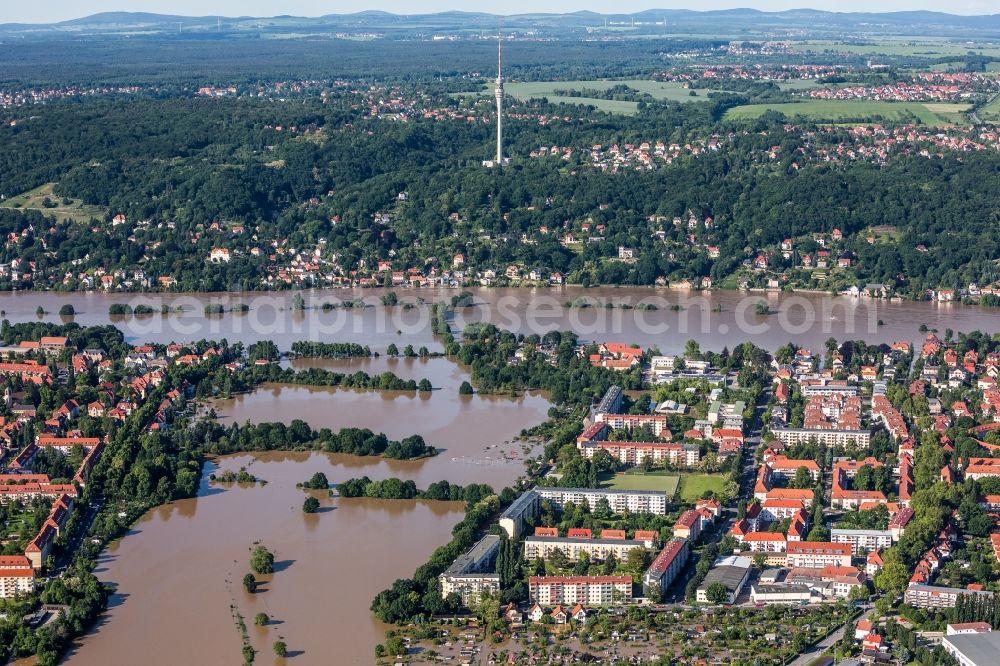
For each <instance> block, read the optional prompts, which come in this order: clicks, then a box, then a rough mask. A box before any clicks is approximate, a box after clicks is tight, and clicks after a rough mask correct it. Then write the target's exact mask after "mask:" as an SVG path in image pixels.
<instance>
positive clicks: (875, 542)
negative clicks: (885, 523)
mask: <svg viewBox="0 0 1000 666" xmlns="http://www.w3.org/2000/svg"><path fill="white" fill-rule="evenodd" d="M830 541H832V542H833V543H849V544H851V548H853V549H854V553H855V554H857V555H862V554H864V553H868V552H870V551H873V550H883V549H885V548H888V547H889V546H891V545H892V532H889V531H888V530H851V529H840V528H836V527H835V528H833V529H832V530H830Z"/></svg>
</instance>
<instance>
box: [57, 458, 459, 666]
mask: <svg viewBox="0 0 1000 666" xmlns="http://www.w3.org/2000/svg"><path fill="white" fill-rule="evenodd" d="M241 466H246V467H247V468H248V469H250V470H251V471H252V472H253V473H254V474H255V475H256V476H257V477H258V478H261V479H266V480H267V481H268V483H267V485H263V486H262V485H259V484H258V485H256V486H250V487H240V486H236V485H226V486H217V485H209V484H207V483H203V486H202V489H201V493H200V496H199V497H198V498H197V499H191V500H183V501H180V502H175V503H173V504H170V505H167V506H162V507H159V508H157V509H155V510H153V511H151V512H149V513H148V514H147V515H146V516H144V517H143V518H142V520H140V521H139V522H138V523H137V524H136V525H135V527H134V530H133V532H132V534H130V535H128V536H126V537H125V538H123V539H121V540H120V541H118V542H117V543H116V544H114V545H113V546H112V547H111V548H109V549H108V550H107V551H106V552H105V553H104V555H103V556H102V558H101V561H100V563H99V565H98V569H97V573H98V576H100V577H101V578H102V579H103V580H108V581H112V582H114V583H115V584H116V585H117V593H116V594H115V595H114V596H113V597H112V600H111V606H112V607H111V609H110V610H109V611H108V613H107V614H106V615H105V616H104V617H103V618H102V619H101V620H100V623H99V626H98V627H97V629H96V630H95V631H93V632H92V633H91V634H89V635H88V636H86V637H85V638H84V639H83V640H82V641H81V642H80V644H79V645H78V646H77V647H76V648H75V649H74V651H73V652H72V653H71V655H70V657H69V659H68V660H67V663H69V664H73V665H74V666H109V665H111V664H128V663H132V664H138V663H141V664H144V665H145V666H168V665H169V666H173V665H175V664H236V663H240V661H241V656H240V649H241V637H240V633H239V630H238V628H237V625H236V621H235V620H234V617H233V614H232V611H231V609H230V607H231V605H234V606H235V608H236V609H237V610H238V611H239V613H240V614H241V615H242V616H243V617H244V619H245V622H246V624H247V628H248V632H249V639H250V642H251V643H252V645H253V646H254V648H255V649H256V650H257V659H256V661H255V663H258V664H283V663H289V664H371V663H373V662H374V647H375V645H376V644H377V643H379V642H381V641H382V640H383V639H384V632H385V627H384V626H382V625H381V624H380V623H378V622H377V621H375V620H374V619H373V617H372V615H371V613H370V612H369V611H368V605H369V604H370V603H371V600H372V598H373V597H374V596H375V595H376V594H378V592H379V591H380V590H382V589H384V588H385V587H387V586H389V585H391V584H392V581H393V580H395V579H396V578H400V577H404V576H408V575H410V574H411V573H412V572H413V570H414V569H416V567H417V566H419V565H420V564H422V563H423V562H424V561H426V559H427V558H428V557H429V556H430V554H431V552H433V551H434V549H435V548H437V547H438V546H439V545H441V544H443V543H446V542H447V541H448V540H449V539H450V538H451V529H452V527H453V526H454V524H455V523H457V522H458V521H459V520H461V518H462V513H463V505H462V504H461V503H459V502H422V501H419V502H418V501H400V500H372V499H343V498H334V499H327V498H324V499H321V504H322V509H321V511H320V513H317V514H313V515H306V514H303V513H302V502H303V499H304V498H305V496H306V494H305V492H304V491H302V490H300V489H298V488H296V487H295V484H296V483H299V482H301V481H305V480H306V479H308V478H309V477H310V476H311V475H312V474H313V473H314V472H319V471H322V472H325V473H326V475H327V476H328V477H329V478H330V479H331V481H334V480H337V479H344V478H347V477H351V476H360V475H363V474H364V475H368V476H370V477H371V478H376V479H377V478H385V477H387V476H390V473H389V472H391V470H390V469H389V468H388V467H387V466H386V465H384V464H382V463H380V462H378V461H376V460H375V459H370V460H368V461H367V464H361V463H359V462H358V459H357V458H349V457H341V456H333V455H325V454H321V453H313V454H308V453H295V454H263V455H260V456H254V457H252V456H247V455H239V456H228V457H225V458H222V459H221V461H220V468H221V469H233V470H237V469H239V468H240V467H241ZM208 467H209V471H210V470H212V469H214V466H212V465H210V466H208ZM317 496H319V497H322V495H321V494H318V495H317ZM257 540H260V541H261V542H262V543H264V544H265V545H267V546H268V548H270V549H271V550H272V551H273V552H274V553H275V561H276V572H275V573H274V574H273V575H272V576H268V577H265V582H264V583H263V584H262V585H261V588H260V589H261V590H263V591H258V592H257V593H255V594H249V593H247V592H246V591H245V590H244V589H243V585H242V579H243V576H244V574H246V573H248V572H249V571H250V568H249V564H248V563H249V550H250V548H251V546H252V544H253V542H255V541H257ZM259 612H264V613H267V614H268V616H270V618H271V622H270V623H269V624H268V625H267V626H265V627H256V626H254V616H255V615H256V614H257V613H259ZM279 639H280V640H284V641H285V642H286V643H287V645H288V649H289V652H290V655H291V656H290V657H289V658H286V659H284V660H281V659H278V658H277V657H275V656H274V653H273V652H272V650H271V645H272V643H274V641H276V640H279Z"/></svg>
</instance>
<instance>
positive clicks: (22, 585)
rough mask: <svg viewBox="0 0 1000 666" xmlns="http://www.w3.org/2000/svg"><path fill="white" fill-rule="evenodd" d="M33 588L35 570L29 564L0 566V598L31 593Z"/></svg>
mask: <svg viewBox="0 0 1000 666" xmlns="http://www.w3.org/2000/svg"><path fill="white" fill-rule="evenodd" d="M34 589H35V570H34V569H32V568H31V567H30V566H27V565H26V566H23V567H20V568H17V569H13V568H0V599H11V598H13V597H16V596H18V595H26V594H31V592H32V591H34Z"/></svg>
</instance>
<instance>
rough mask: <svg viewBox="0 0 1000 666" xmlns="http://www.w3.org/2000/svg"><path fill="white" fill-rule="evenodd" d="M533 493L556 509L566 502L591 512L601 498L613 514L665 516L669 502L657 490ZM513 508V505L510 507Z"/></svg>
mask: <svg viewBox="0 0 1000 666" xmlns="http://www.w3.org/2000/svg"><path fill="white" fill-rule="evenodd" d="M535 492H537V493H538V495H539V496H540V497H541V498H542V499H547V500H549V501H550V502H552V503H553V504H554V505H555V506H556V508H562V506H563V504H565V503H566V502H573V504H576V505H577V506H582V505H583V504H585V503H586V504H587V506H589V507H590V508H591V510H593V509H594V508H595V507H596V506H597V503H598V502H599V501H600V500H601V499H602V498H603V499H606V500H607V501H608V505H609V506H610V507H611V510H612V511H614V512H615V513H623V512H624V511H626V510H628V511H631V512H632V513H653V514H656V515H660V516H662V515H666V513H667V508H668V506H669V502H668V499H667V494H666V493H664V492H661V491H658V490H611V489H604V488H602V489H597V488H552V487H548V486H546V487H541V486H539V487H537V488H535ZM512 506H513V505H512Z"/></svg>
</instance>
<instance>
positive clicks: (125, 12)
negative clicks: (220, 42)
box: [0, 5, 1000, 26]
mask: <svg viewBox="0 0 1000 666" xmlns="http://www.w3.org/2000/svg"><path fill="white" fill-rule="evenodd" d="M746 11H749V12H756V13H759V14H763V15H779V14H791V13H795V12H815V13H820V14H831V15H836V16H850V15H856V16H893V15H899V14H931V15H940V16H953V17H959V18H976V17H995V16H1000V12H997V13H993V14H961V13H955V12H951V11H940V10H932V9H911V10H906V9H897V10H890V11H839V10H833V9H816V8H814V7H809V6H802V7H794V8H790V9H781V10H766V9H758V8H756V7H753V6H749V5H748V6H741V7H729V8H723V9H690V8H686V7H676V8H667V7H661V8H650V9H642V10H637V11H632V12H602V11H596V10H590V9H579V10H575V11H537V12H516V13H510V14H503V13H496V12H489V11H468V10H464V9H444V10H440V11H418V12H407V13H400V12H393V11H387V10H382V9H362V10H359V11H355V12H341V13H325V14H273V15H253V14H240V15H226V14H165V13H161V12H155V11H154V12H147V11H131V10H127V9H120V10H114V9H110V10H106V11H100V12H94V13H91V14H84V15H82V16H77V17H75V18H68V19H63V20H60V21H51V22H48V23H36V22H25V21H3V22H2V23H0V26H3V25H31V26H54V25H61V24H64V23H72V22H79V21H84V20H86V19H90V18H97V17H101V16H108V15H116V14H119V15H124V16H151V17H159V18H180V19H191V20H199V19H227V20H252V19H322V18H329V17H348V16H358V15H363V14H384V15H387V16H395V17H410V16H413V17H416V16H440V15H443V14H466V15H470V16H472V15H485V16H495V17H501V18H511V17H525V16H573V15H576V14H593V15H595V16H601V17H614V16H637V15H639V14H651V13H655V12H665V13H690V14H720V13H733V12H746Z"/></svg>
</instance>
